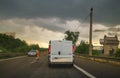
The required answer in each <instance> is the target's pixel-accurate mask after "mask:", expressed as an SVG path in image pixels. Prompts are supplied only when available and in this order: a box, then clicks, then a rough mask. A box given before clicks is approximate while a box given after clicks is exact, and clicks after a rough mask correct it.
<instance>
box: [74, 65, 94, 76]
mask: <svg viewBox="0 0 120 78" xmlns="http://www.w3.org/2000/svg"><path fill="white" fill-rule="evenodd" d="M74 67H75V68H76V69H78V70H80V71H81V72H82V73H84V74H85V75H86V76H88V77H89V78H96V77H95V76H93V75H92V74H90V73H88V72H87V71H85V70H84V69H82V68H80V67H78V66H77V65H75V64H74Z"/></svg>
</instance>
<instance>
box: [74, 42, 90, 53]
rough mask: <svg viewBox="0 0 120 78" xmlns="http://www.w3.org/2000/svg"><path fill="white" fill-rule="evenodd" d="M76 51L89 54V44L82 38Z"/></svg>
mask: <svg viewBox="0 0 120 78" xmlns="http://www.w3.org/2000/svg"><path fill="white" fill-rule="evenodd" d="M75 52H77V53H80V54H88V52H89V44H88V43H87V42H85V41H83V40H82V41H81V42H80V45H79V46H77V47H76V50H75Z"/></svg>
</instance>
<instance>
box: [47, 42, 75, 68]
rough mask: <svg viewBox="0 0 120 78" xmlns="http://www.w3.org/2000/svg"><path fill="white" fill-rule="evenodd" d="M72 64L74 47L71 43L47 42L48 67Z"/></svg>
mask: <svg viewBox="0 0 120 78" xmlns="http://www.w3.org/2000/svg"><path fill="white" fill-rule="evenodd" d="M73 63H74V45H73V43H72V41H67V40H54V41H49V48H48V65H49V66H51V65H53V64H69V65H71V66H73Z"/></svg>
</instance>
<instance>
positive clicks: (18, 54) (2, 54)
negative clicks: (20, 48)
mask: <svg viewBox="0 0 120 78" xmlns="http://www.w3.org/2000/svg"><path fill="white" fill-rule="evenodd" d="M23 55H25V53H0V59H5V58H11V57H16V56H23Z"/></svg>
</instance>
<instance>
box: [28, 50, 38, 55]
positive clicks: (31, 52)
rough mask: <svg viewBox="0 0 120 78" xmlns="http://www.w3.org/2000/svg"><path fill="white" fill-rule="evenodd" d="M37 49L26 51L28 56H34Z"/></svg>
mask: <svg viewBox="0 0 120 78" xmlns="http://www.w3.org/2000/svg"><path fill="white" fill-rule="evenodd" d="M36 52H37V50H31V51H29V52H28V56H36Z"/></svg>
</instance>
